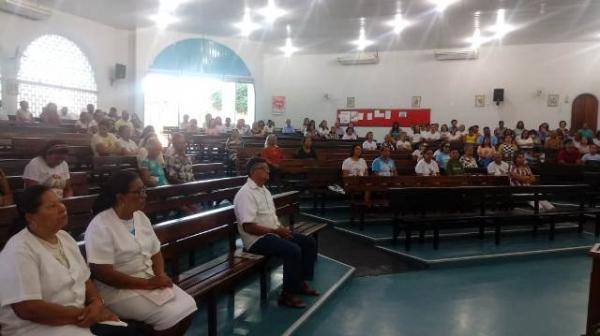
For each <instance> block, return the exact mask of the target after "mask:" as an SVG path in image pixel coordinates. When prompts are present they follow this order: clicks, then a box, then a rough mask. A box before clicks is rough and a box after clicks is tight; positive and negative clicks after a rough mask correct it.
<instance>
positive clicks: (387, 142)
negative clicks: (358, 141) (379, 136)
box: [381, 134, 396, 151]
mask: <svg viewBox="0 0 600 336" xmlns="http://www.w3.org/2000/svg"><path fill="white" fill-rule="evenodd" d="M383 147H387V148H389V149H390V150H391V151H395V150H396V142H395V141H394V138H393V137H392V135H391V134H386V135H385V137H384V138H383V142H382V143H381V148H383Z"/></svg>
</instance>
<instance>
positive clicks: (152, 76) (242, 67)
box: [144, 38, 255, 132]
mask: <svg viewBox="0 0 600 336" xmlns="http://www.w3.org/2000/svg"><path fill="white" fill-rule="evenodd" d="M208 113H210V114H211V115H212V117H213V118H215V117H217V116H218V117H221V119H222V120H223V121H225V118H231V120H232V123H233V124H235V122H236V120H238V119H244V120H245V122H246V123H247V124H250V123H252V122H253V121H254V114H255V93H254V80H253V78H252V75H251V73H250V71H249V70H248V68H247V66H246V64H245V63H244V61H243V60H242V59H241V58H240V57H239V56H238V55H237V54H236V53H235V52H234V51H233V50H231V49H229V48H227V47H226V46H224V45H222V44H220V43H217V42H215V41H211V40H207V39H201V38H194V39H186V40H182V41H179V42H177V43H174V44H172V45H170V46H168V47H167V48H165V49H164V50H163V51H161V52H160V54H158V56H156V58H155V59H154V62H153V64H152V65H151V66H150V69H149V72H148V74H147V75H146V77H145V78H144V121H145V123H146V124H148V125H153V126H154V127H155V129H157V131H158V132H160V131H161V130H162V129H163V127H165V126H169V127H171V126H178V125H179V124H180V122H181V120H182V118H183V116H184V115H186V114H187V115H189V116H190V119H197V121H198V126H199V127H203V123H204V119H205V118H204V117H205V116H206V114H208Z"/></svg>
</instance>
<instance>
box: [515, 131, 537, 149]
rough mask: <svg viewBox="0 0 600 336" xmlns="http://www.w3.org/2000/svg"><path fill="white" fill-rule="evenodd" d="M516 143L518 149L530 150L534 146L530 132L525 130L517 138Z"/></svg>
mask: <svg viewBox="0 0 600 336" xmlns="http://www.w3.org/2000/svg"><path fill="white" fill-rule="evenodd" d="M516 142H517V146H518V147H519V148H520V149H530V148H533V145H534V143H533V138H531V136H530V132H529V131H527V130H523V131H522V132H521V135H520V136H517V139H516Z"/></svg>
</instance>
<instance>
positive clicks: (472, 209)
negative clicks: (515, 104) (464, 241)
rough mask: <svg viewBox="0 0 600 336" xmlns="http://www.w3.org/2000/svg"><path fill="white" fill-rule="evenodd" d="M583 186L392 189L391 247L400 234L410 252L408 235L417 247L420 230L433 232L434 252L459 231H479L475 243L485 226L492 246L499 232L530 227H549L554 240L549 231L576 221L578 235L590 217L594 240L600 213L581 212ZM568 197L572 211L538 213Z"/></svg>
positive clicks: (599, 226)
mask: <svg viewBox="0 0 600 336" xmlns="http://www.w3.org/2000/svg"><path fill="white" fill-rule="evenodd" d="M589 190H590V188H589V187H588V186H586V185H531V186H518V187H516V186H490V185H488V186H458V187H425V188H423V187H420V188H392V189H390V190H389V197H390V200H391V208H392V209H393V211H394V228H393V242H394V243H395V242H396V241H397V237H398V235H399V233H400V231H404V232H405V249H406V250H409V249H410V246H411V233H412V231H415V230H416V231H420V236H421V241H423V237H424V233H425V231H426V230H431V231H433V246H434V248H435V249H437V248H438V246H439V232H440V230H442V229H456V228H461V227H477V228H479V238H480V239H483V238H484V229H485V227H486V226H492V227H494V230H495V242H496V244H499V243H500V235H501V229H502V227H506V226H515V225H519V226H520V225H524V224H531V225H532V226H533V234H537V231H538V227H539V226H540V225H543V224H548V225H549V239H554V234H555V225H556V223H559V222H564V221H577V222H578V223H579V227H578V231H579V232H580V233H581V232H582V231H583V223H584V222H585V221H586V217H585V216H586V215H594V216H595V223H596V225H595V235H596V236H599V235H600V209H594V208H586V207H585V201H586V198H587V196H586V193H587V192H588V191H589ZM565 197H568V199H570V200H571V201H574V202H575V204H577V205H576V206H560V207H557V208H555V209H553V210H545V211H539V209H538V205H539V202H540V201H541V200H563V199H564V198H565ZM528 202H532V203H534V208H532V209H531V210H526V209H523V208H520V209H518V210H514V209H515V207H516V206H517V205H519V204H522V205H526V204H527V203H528Z"/></svg>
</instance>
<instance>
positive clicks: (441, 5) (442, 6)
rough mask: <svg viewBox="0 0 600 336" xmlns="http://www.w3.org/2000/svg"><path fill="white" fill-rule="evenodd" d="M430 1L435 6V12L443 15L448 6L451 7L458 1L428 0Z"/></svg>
mask: <svg viewBox="0 0 600 336" xmlns="http://www.w3.org/2000/svg"><path fill="white" fill-rule="evenodd" d="M430 1H431V2H433V3H434V4H435V10H436V11H438V12H440V13H443V12H444V11H445V10H446V8H448V7H450V5H452V4H454V3H455V2H458V1H460V0H430Z"/></svg>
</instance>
